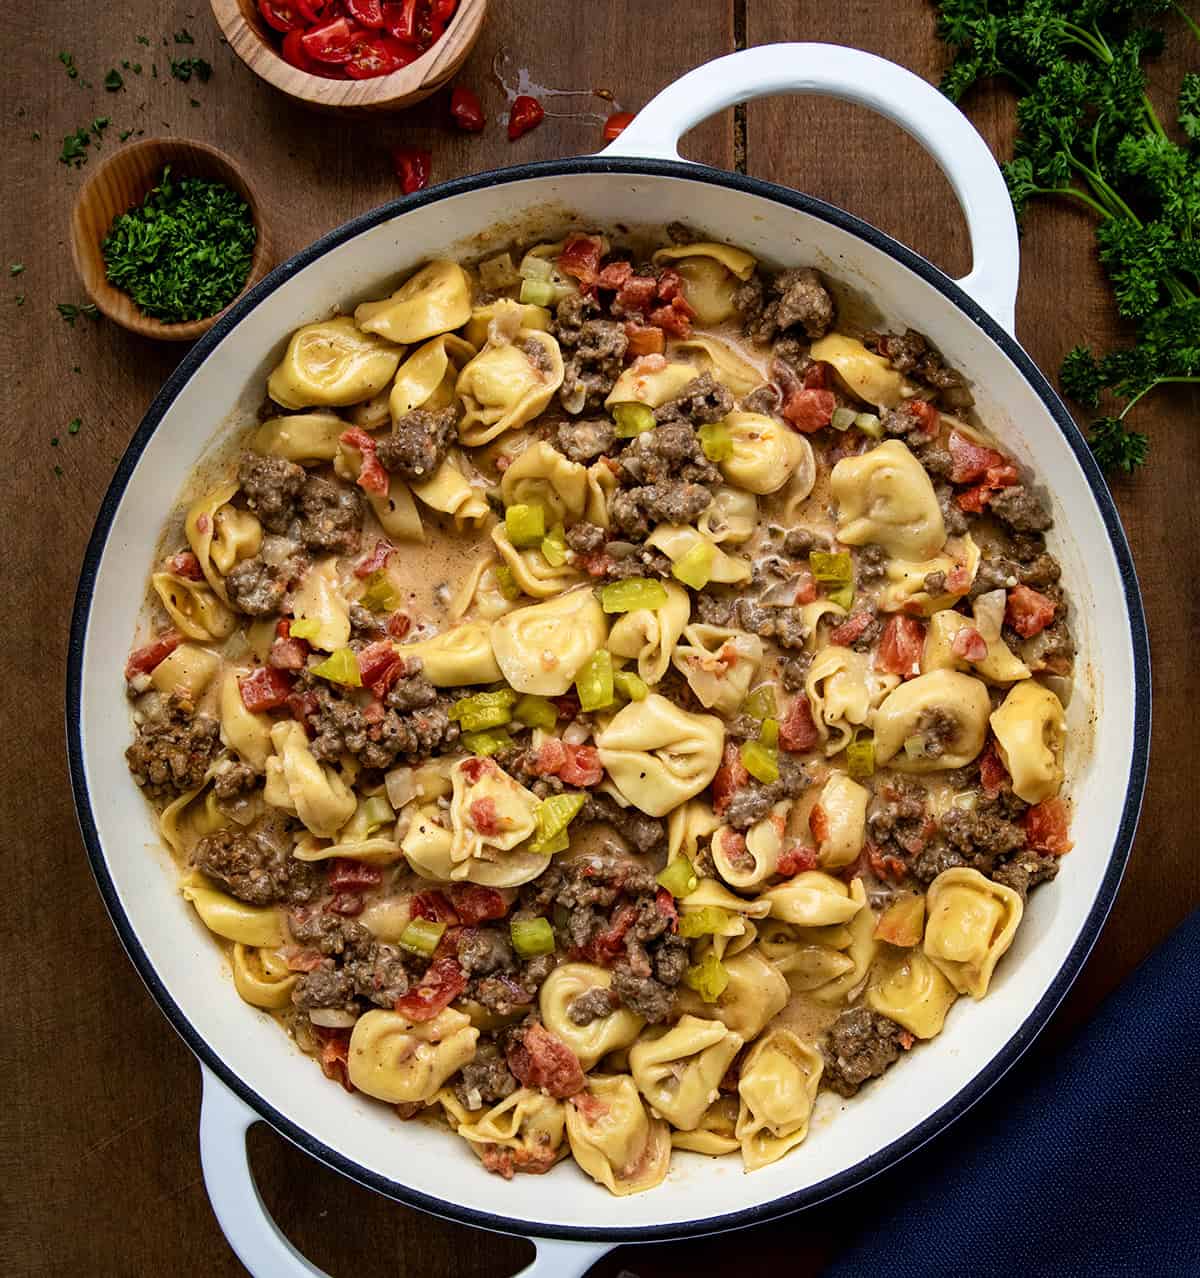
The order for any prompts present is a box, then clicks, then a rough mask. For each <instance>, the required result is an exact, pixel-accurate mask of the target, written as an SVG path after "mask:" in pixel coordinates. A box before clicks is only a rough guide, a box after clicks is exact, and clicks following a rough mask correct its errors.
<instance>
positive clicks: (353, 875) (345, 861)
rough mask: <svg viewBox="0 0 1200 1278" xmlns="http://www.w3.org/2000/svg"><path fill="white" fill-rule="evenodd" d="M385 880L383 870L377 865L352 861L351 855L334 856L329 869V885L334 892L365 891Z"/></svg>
mask: <svg viewBox="0 0 1200 1278" xmlns="http://www.w3.org/2000/svg"><path fill="white" fill-rule="evenodd" d="M382 882H383V871H382V870H381V869H380V868H379V866H377V865H366V864H364V863H363V862H362V861H352V860H351V859H350V858H349V857H345V856H338V857H334V859H333V865H332V868H331V869H330V871H329V886H330V888H331V890H332V891H334V892H365V891H366V890H367V889H368V888H373V887H378V886H379V885H380V884H381V883H382Z"/></svg>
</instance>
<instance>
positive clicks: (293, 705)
mask: <svg viewBox="0 0 1200 1278" xmlns="http://www.w3.org/2000/svg"><path fill="white" fill-rule="evenodd" d="M287 708H288V713H289V714H290V715H291V716H292V718H293V719H295V720H296V722H297V723H301V724H303V725H304V728H305V730H306V731H307V732H308V734H309V736H311V735H312V731H311V729H310V728H309V726H308V718H309V715H311V714H312V713H313V712H314V711H315V710H316V708H317V698H316V694H315V693H312V692H304V693H299V692H293V693H290V694H289V695H288V698H287Z"/></svg>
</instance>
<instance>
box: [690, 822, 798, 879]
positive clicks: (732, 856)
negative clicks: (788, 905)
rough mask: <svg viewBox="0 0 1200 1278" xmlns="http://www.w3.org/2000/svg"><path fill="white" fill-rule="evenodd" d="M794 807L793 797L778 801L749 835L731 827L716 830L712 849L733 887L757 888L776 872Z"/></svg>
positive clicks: (718, 867)
mask: <svg viewBox="0 0 1200 1278" xmlns="http://www.w3.org/2000/svg"><path fill="white" fill-rule="evenodd" d="M791 806H792V804H791V800H790V799H785V800H784V801H782V802H781V803H777V804H776V805H775V806H774V808H772V809H771V811H770V812H769V813H768V814H767V815H766V816H765V817H764V818H763V819H762V820H761V821H756V822H755V823H754V824H753V825H752V826H751V827H750V828H749V829H748V830H747V831H746V833H745V835H741V834H739V833H738V832H737V831H736V830H731V829H729V828H728V827H727V826H722V827H721V828H720V829H719V830H717V831H716V833H715V834H714V835H713V837H712V844H711V847H710V852H711V854H712V859H713V864H714V865H715V866H716V867H717V873H718V874H719V875H720V876H721V878H723V879H724V880H725V882H726V883H728V884H729V885H730V887H734V888H737V889H738V890H739V891H741V892H749V891H753V889H754V888H757V887H759V886H760V885H761V884H763V883H765V882H766V880H767V879H769V878H770V877H771V875H773V874H774V873H775V869H776V867H777V866H778V864H779V854H780V852H782V851H783V832H784V830H785V828H786V826H787V816H788V811H789V810H790V808H791Z"/></svg>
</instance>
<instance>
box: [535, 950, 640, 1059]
mask: <svg viewBox="0 0 1200 1278" xmlns="http://www.w3.org/2000/svg"><path fill="white" fill-rule="evenodd" d="M612 979H613V978H612V973H611V972H610V971H609V970H608V969H607V968H604V967H598V966H596V964H594V963H560V964H559V965H558V966H557V967H556V968H555V969H554V971H553V972H551V973H550V975H549V976H548V977H546V979H545V981H544V982H543V983H542V988H541V992H540V994H539V996H538V1011H539V1012H540V1013H541V1016H542V1022H543V1024H544V1025H545V1026H546V1028H547V1029H548V1030H550V1032H551V1033H553V1034H556V1035H557V1036H558V1037H559V1038H560V1039H562V1041H563V1042H564V1043H566V1045H567V1046H568V1047H569V1048H570V1049H571V1051H573V1052H574V1053H575V1055H576V1056H577V1057H579V1063H580V1065H582V1066H583V1068H584V1069H591V1068H592V1067H593V1066H594V1065H596V1064H597V1063H598V1062H599V1060H600V1058H601V1057H603V1056H607V1055H608V1054H609V1052H616V1051H620V1049H621V1048H623V1047H628V1046H629V1045H630V1044H631V1043H632V1042H633V1041H634V1040H635V1039H636V1038H637V1036H638V1034H639V1033H641V1030H642V1026H643V1025H644V1024H645V1021H643V1019H642V1018H641V1017H640V1016H638V1015H637V1013H635V1012H631V1011H630V1010H629V1009H628V1008H627V1007H622V1006H620V1005H619V1004H618V1003H617V1002H616V999H615V998H614V999H613V1006H612V1008H611V1010H610V1011H608V1012H607V1013H606V1014H604V1015H603V1016H595V1017H592V1019H591V1020H588V1021H585V1022H584V1024H582V1025H580V1024H579V1023H578V1021H576V1020H575V1019H574V1018H572V1016H571V1007H572V1005H573V1004H574V1003H575V1001H576V999H580V998H583V997H584V996H585V995H588V994H591V992H592V991H593V990H609V989H611V988H612Z"/></svg>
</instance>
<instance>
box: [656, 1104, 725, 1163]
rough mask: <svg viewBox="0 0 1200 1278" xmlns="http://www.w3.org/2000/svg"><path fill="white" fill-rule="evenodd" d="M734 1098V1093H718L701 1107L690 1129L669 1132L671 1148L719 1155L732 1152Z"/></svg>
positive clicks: (717, 1156) (714, 1156)
mask: <svg viewBox="0 0 1200 1278" xmlns="http://www.w3.org/2000/svg"><path fill="white" fill-rule="evenodd" d="M737 1116H738V1102H737V1098H736V1097H735V1096H722V1097H720V1099H718V1100H715V1101H713V1103H712V1104H711V1105H710V1106H709V1107H708V1108H707V1109H706V1110H705V1111H704V1114H703V1115H702V1117H701V1119H700V1122H699V1123H697V1125H696V1126H695V1127H693V1128H692V1129H691V1131H686V1132H681V1131H672V1132H671V1145H672V1146H673V1147H674V1148H675V1149H687V1150H690V1151H691V1152H692V1153H693V1154H704V1155H706V1156H707V1157H708V1158H719V1157H721V1155H722V1154H732V1153H733V1152H734V1151H735V1150H737V1148H738V1141H737V1137H736V1136H735V1135H734V1134H733V1133H734V1131H735V1129H736V1127H737Z"/></svg>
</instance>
